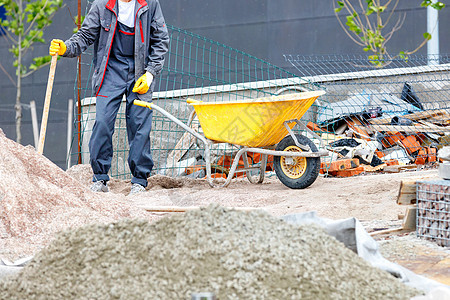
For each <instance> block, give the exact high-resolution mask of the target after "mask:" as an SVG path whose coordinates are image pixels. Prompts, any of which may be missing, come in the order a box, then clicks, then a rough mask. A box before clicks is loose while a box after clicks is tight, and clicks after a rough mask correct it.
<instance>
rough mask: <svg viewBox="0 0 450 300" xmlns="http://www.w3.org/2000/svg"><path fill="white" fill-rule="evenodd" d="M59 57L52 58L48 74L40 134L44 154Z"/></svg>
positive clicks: (40, 148) (41, 148)
mask: <svg viewBox="0 0 450 300" xmlns="http://www.w3.org/2000/svg"><path fill="white" fill-rule="evenodd" d="M57 61H58V55H57V54H56V55H53V56H52V61H51V63H50V73H49V74H48V82H47V91H46V92H45V102H44V110H43V111H42V121H41V132H40V133H39V145H38V153H39V154H42V153H43V152H44V142H45V132H46V131H47V121H48V111H49V110H50V98H51V96H52V89H53V81H54V80H55V70H56V62H57Z"/></svg>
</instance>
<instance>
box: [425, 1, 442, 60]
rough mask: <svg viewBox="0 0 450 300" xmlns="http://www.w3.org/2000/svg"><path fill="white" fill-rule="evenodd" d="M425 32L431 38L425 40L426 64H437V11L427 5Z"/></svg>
mask: <svg viewBox="0 0 450 300" xmlns="http://www.w3.org/2000/svg"><path fill="white" fill-rule="evenodd" d="M427 32H428V33H430V34H431V39H430V40H429V41H428V42H427V54H428V65H429V66H431V65H438V64H439V11H438V10H437V9H434V8H432V7H431V6H428V7H427Z"/></svg>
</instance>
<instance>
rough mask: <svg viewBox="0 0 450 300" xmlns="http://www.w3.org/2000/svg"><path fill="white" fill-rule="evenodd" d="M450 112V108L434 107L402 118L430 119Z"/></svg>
mask: <svg viewBox="0 0 450 300" xmlns="http://www.w3.org/2000/svg"><path fill="white" fill-rule="evenodd" d="M448 113H450V110H448V109H432V110H425V111H419V112H415V113H411V114H407V115H404V116H402V118H407V119H410V120H414V121H415V120H421V119H428V118H432V117H435V116H438V115H444V114H448Z"/></svg>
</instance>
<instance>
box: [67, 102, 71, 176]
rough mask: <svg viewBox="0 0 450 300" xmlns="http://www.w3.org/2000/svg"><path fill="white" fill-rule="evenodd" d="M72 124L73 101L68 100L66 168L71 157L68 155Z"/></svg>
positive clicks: (69, 163)
mask: <svg viewBox="0 0 450 300" xmlns="http://www.w3.org/2000/svg"><path fill="white" fill-rule="evenodd" d="M72 122H73V99H69V104H68V108H67V159H66V161H67V168H66V169H69V168H70V165H71V162H72V161H71V160H72V156H71V155H70V149H71V147H70V146H71V144H72Z"/></svg>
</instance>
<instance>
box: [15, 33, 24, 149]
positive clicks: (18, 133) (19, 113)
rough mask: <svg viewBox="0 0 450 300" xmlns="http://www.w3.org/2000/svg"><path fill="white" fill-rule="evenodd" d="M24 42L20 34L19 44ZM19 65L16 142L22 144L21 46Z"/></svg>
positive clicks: (18, 58)
mask: <svg viewBox="0 0 450 300" xmlns="http://www.w3.org/2000/svg"><path fill="white" fill-rule="evenodd" d="M21 42H22V39H21V36H19V45H20V43H21ZM17 61H18V63H19V65H18V66H17V92H16V105H15V109H16V142H17V143H18V144H20V143H21V142H22V133H21V125H22V124H21V123H22V106H21V105H20V96H21V88H22V72H21V66H22V65H21V63H22V50H21V49H20V46H19V56H18V57H17Z"/></svg>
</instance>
